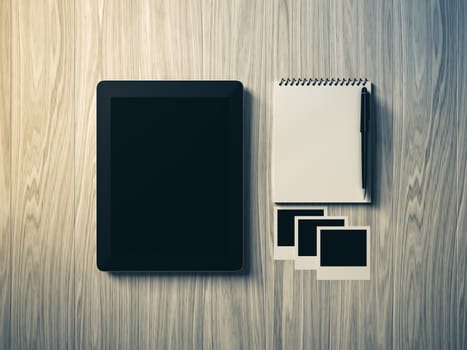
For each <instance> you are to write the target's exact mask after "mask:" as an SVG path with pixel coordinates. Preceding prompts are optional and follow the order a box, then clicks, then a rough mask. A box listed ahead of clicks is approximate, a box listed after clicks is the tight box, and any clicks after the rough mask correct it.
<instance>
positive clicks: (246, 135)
mask: <svg viewBox="0 0 467 350" xmlns="http://www.w3.org/2000/svg"><path fill="white" fill-rule="evenodd" d="M252 120H253V95H252V94H251V92H250V91H248V90H247V89H244V93H243V203H244V204H243V267H242V269H241V270H238V271H135V272H132V271H111V272H109V275H110V276H111V277H112V278H115V279H118V280H123V279H133V278H140V277H143V278H151V277H158V278H162V277H168V278H180V277H182V278H189V277H228V278H229V279H236V278H239V279H240V278H241V279H245V277H248V276H249V275H250V271H251V261H252V259H251V254H252V245H251V239H252V237H251V194H250V192H251V175H252V174H251V161H252V156H251V139H252Z"/></svg>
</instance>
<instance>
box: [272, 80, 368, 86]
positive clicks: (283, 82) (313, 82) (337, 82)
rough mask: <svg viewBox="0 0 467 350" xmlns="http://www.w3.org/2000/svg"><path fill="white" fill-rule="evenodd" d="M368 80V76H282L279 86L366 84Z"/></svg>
mask: <svg viewBox="0 0 467 350" xmlns="http://www.w3.org/2000/svg"><path fill="white" fill-rule="evenodd" d="M367 82H368V79H367V78H364V79H352V78H342V79H327V78H326V79H324V78H298V79H295V78H281V80H280V82H279V86H304V85H306V86H310V85H312V86H343V85H345V86H349V85H350V86H359V85H365V84H366V83H367Z"/></svg>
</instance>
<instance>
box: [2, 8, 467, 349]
mask: <svg viewBox="0 0 467 350" xmlns="http://www.w3.org/2000/svg"><path fill="white" fill-rule="evenodd" d="M466 32H467V4H466V3H465V1H462V0H453V1H439V0H429V1H425V0H417V1H412V0H389V1H384V0H377V1H371V0H368V1H340V0H331V1H330V0H308V1H305V0H303V1H298V0H290V1H278V0H263V1H251V0H250V1H248V0H245V1H229V0H224V1H201V0H193V1H188V0H186V1H183V0H177V1H175V0H170V1H169V0H167V1H155V0H134V1H130V0H76V1H71V0H47V1H44V0H2V1H1V2H0V72H1V76H0V348H1V349H67V348H70V349H73V348H76V349H190V348H194V349H302V348H303V349H327V348H333V349H337V348H340V349H391V348H392V349H466V348H467V316H466V314H467V305H466V302H467V300H466V293H467V278H466V275H467V274H466V268H467V181H466V180H465V178H466V170H467V102H466V98H465V95H466V94H467V60H466V58H465V57H466V54H467V36H466V35H465V33H466ZM281 77H335V78H342V77H366V78H368V79H370V80H371V81H373V83H374V92H375V100H376V111H377V115H376V118H377V145H376V156H377V162H376V165H377V171H376V176H375V183H376V187H377V191H376V197H375V201H374V204H372V205H371V206H364V205H349V206H331V207H330V208H329V211H330V213H331V214H338V215H348V216H349V221H350V223H351V224H355V225H370V226H371V229H372V242H371V249H372V254H371V264H372V275H371V281H333V282H331V281H316V274H315V272H314V271H294V266H293V263H292V262H275V261H273V259H272V252H273V236H272V226H273V221H272V213H273V206H272V202H271V195H270V194H271V191H270V187H271V182H270V176H271V174H270V148H271V139H270V128H271V117H272V102H273V101H272V96H271V92H272V86H273V81H274V80H275V79H279V78H281ZM101 79H238V80H241V81H242V82H243V83H244V86H245V88H246V89H247V94H246V104H245V106H246V107H245V109H246V110H245V113H246V118H247V119H248V123H247V124H248V135H249V138H248V140H249V141H248V143H249V148H250V157H249V158H250V164H249V167H250V182H249V184H248V186H249V189H250V202H249V203H248V205H249V208H250V215H251V220H250V238H249V251H250V252H249V262H250V272H249V274H247V275H244V276H230V275H223V274H217V275H210V274H173V275H172V274H108V273H102V272H99V271H98V270H97V268H96V262H95V260H96V256H95V255H96V253H95V248H96V247H95V246H96V113H95V105H96V98H95V91H96V83H97V82H98V81H99V80H101Z"/></svg>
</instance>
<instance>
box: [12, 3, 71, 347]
mask: <svg viewBox="0 0 467 350" xmlns="http://www.w3.org/2000/svg"><path fill="white" fill-rule="evenodd" d="M12 10H13V12H12V13H13V15H12V44H13V48H12V56H13V59H12V76H13V77H14V78H13V79H12V98H11V101H12V104H11V106H12V124H11V129H12V221H13V222H12V241H13V242H12V246H13V250H12V284H11V288H12V295H11V340H12V344H11V348H12V349H67V348H72V345H73V341H72V340H73V334H74V326H75V325H74V317H73V315H74V313H73V302H72V301H73V297H74V286H75V284H74V276H73V273H72V272H73V271H72V267H73V233H74V230H73V220H74V218H73V216H74V215H73V200H74V193H73V168H74V163H73V160H74V159H73V95H72V91H73V86H74V85H73V84H74V75H73V71H74V60H73V41H74V31H73V28H74V13H73V6H72V2H66V1H61V0H60V1H58V0H57V1H47V2H45V1H13V2H12Z"/></svg>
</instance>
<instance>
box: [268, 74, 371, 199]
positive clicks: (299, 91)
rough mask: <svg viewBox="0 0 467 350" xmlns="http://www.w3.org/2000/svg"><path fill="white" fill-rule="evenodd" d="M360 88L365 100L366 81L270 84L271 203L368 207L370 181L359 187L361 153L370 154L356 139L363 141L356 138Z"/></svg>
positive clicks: (363, 167) (364, 163)
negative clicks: (271, 106) (271, 107)
mask: <svg viewBox="0 0 467 350" xmlns="http://www.w3.org/2000/svg"><path fill="white" fill-rule="evenodd" d="M364 88H365V90H364V91H365V92H367V93H368V95H370V94H371V83H370V82H369V81H368V80H366V79H342V80H341V79H337V80H334V79H281V80H280V81H278V82H276V83H275V84H274V98H273V104H274V106H273V110H274V112H273V113H274V114H273V127H272V128H273V129H272V135H273V136H272V138H273V139H272V193H273V200H274V202H276V203H367V202H370V201H371V197H370V194H371V191H370V183H371V181H367V182H368V184H367V185H366V186H362V181H363V182H365V180H364V179H363V178H364V177H365V176H366V177H368V172H369V169H370V167H369V166H368V164H369V159H367V158H369V157H368V155H367V153H368V152H367V151H366V150H367V148H370V149H371V145H370V144H368V142H366V141H364V140H365V139H364V138H363V137H362V136H365V137H367V135H366V134H363V135H362V130H364V131H365V130H366V129H362V113H363V112H364V103H363V99H362V91H363V89H364ZM368 106H369V104H368ZM368 109H369V108H368ZM368 129H369V128H368ZM368 140H370V139H369V138H368ZM364 150H365V152H367V153H365V152H364ZM362 179H363V180H362Z"/></svg>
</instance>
